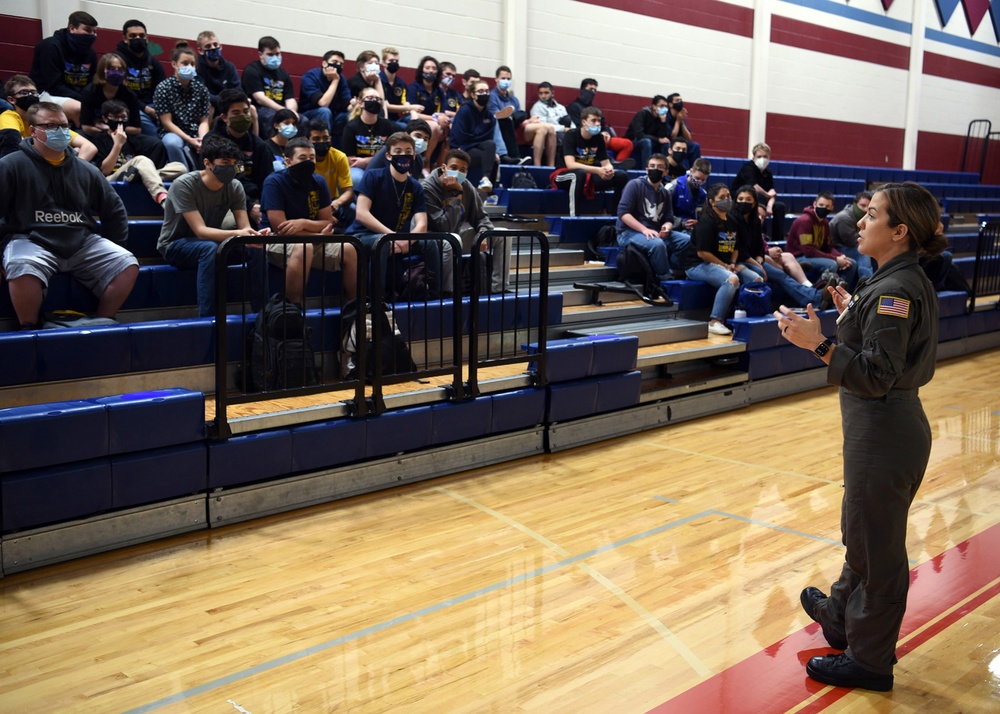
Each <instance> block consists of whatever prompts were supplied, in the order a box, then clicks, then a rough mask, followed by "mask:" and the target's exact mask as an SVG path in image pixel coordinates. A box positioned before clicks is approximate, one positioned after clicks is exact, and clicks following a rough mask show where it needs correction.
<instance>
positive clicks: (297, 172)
mask: <svg viewBox="0 0 1000 714" xmlns="http://www.w3.org/2000/svg"><path fill="white" fill-rule="evenodd" d="M314 173H316V162H315V161H300V162H299V163H297V164H295V165H294V166H289V167H288V175H289V177H291V179H292V181H295V182H296V183H307V182H308V181H309V180H310V179H311V178H312V175H313V174H314Z"/></svg>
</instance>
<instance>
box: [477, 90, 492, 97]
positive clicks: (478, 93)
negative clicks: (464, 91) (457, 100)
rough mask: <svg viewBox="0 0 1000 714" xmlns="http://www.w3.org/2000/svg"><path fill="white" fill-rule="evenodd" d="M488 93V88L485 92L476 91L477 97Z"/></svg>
mask: <svg viewBox="0 0 1000 714" xmlns="http://www.w3.org/2000/svg"><path fill="white" fill-rule="evenodd" d="M489 93H490V92H489V90H486V91H485V92H476V96H477V97H485V96H486V95H487V94H489Z"/></svg>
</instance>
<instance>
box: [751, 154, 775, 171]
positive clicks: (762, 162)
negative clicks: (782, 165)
mask: <svg viewBox="0 0 1000 714" xmlns="http://www.w3.org/2000/svg"><path fill="white" fill-rule="evenodd" d="M753 162H754V163H755V164H757V168H758V169H760V170H761V171H763V170H764V169H766V168H767V165H768V164H769V163H771V160H770V159H769V158H767V157H766V156H761V157H760V158H758V159H754V160H753Z"/></svg>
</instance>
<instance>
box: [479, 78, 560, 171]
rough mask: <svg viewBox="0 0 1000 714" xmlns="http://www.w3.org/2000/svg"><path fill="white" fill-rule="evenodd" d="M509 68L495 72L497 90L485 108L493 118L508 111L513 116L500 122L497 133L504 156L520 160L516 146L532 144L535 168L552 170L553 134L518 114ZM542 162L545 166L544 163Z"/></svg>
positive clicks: (531, 118) (538, 120) (544, 125)
mask: <svg viewBox="0 0 1000 714" xmlns="http://www.w3.org/2000/svg"><path fill="white" fill-rule="evenodd" d="M512 77H513V75H512V74H511V71H510V68H509V67H507V66H506V65H501V66H500V67H498V68H497V72H496V80H497V86H496V87H495V88H494V89H493V90H492V91H491V92H490V103H489V105H488V108H489V110H490V111H491V112H493V113H494V114H497V113H498V112H501V111H503V110H504V109H505V108H506V107H511V108H513V110H514V113H513V114H512V115H511V116H510V117H509V118H507V119H499V122H500V133H501V135H502V136H503V139H504V143H505V144H506V146H507V155H508V156H510V157H513V158H514V159H519V158H520V156H521V154H520V152H519V150H518V144H519V143H522V142H523V143H525V144H531V146H532V154H533V157H534V163H535V166H555V160H556V130H555V127H553V126H552V125H551V124H547V123H546V122H543V121H542V120H541V118H539V117H536V116H528V115H527V114H525V113H524V112H523V111H522V110H521V101H520V100H519V99H518V98H517V97H516V96H515V95H514V92H513V91H512V90H511V78H512ZM543 161H544V163H543Z"/></svg>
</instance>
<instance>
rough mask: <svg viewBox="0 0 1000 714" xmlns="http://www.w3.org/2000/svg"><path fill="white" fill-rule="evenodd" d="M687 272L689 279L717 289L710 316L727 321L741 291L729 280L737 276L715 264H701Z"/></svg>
mask: <svg viewBox="0 0 1000 714" xmlns="http://www.w3.org/2000/svg"><path fill="white" fill-rule="evenodd" d="M686 272H687V276H688V278H689V279H691V280H701V281H702V282H703V283H708V284H709V285H711V286H712V287H713V288H716V290H715V301H714V302H713V303H712V312H711V314H710V316H711V318H712V319H713V320H720V321H722V320H725V319H726V317H727V316H728V315H729V308H730V306H731V305H732V304H733V298H734V297H736V291H737V290H738V289H739V288H737V286H736V285H733V284H732V283H731V282H730V281H729V278H730V277H733V276H735V274H734V273H732V272H730V271H729V270H728V269H726V268H723V267H722V266H721V265H717V264H715V263H699V264H698V265H695V266H693V267H690V268H688V269H687V271H686ZM744 272H746V271H744ZM757 277H760V276H757Z"/></svg>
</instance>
